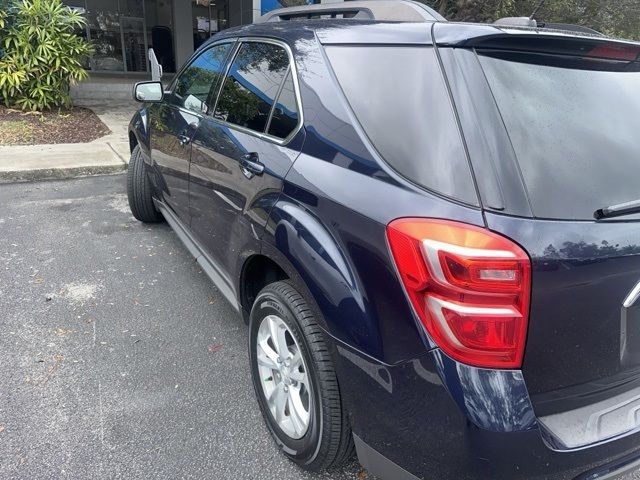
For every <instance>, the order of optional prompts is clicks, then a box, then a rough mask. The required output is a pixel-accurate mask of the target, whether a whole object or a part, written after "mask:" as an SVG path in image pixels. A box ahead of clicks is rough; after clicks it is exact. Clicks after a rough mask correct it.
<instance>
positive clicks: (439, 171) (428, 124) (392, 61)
mask: <svg viewBox="0 0 640 480" xmlns="http://www.w3.org/2000/svg"><path fill="white" fill-rule="evenodd" d="M327 54H328V56H329V59H330V60H331V65H332V66H333V69H334V71H335V73H336V75H337V77H338V80H339V82H340V85H341V86H342V89H343V91H344V93H345V95H346V97H347V100H348V101H349V103H350V104H351V107H352V109H353V111H354V113H355V115H356V117H357V118H358V121H359V122H360V124H361V125H362V127H363V128H364V130H365V132H366V134H367V136H368V137H369V139H370V140H371V143H372V144H373V146H374V147H375V148H376V150H377V151H378V153H379V154H380V155H381V156H382V158H384V159H385V160H386V162H387V163H388V164H389V165H391V166H392V167H393V168H394V169H395V170H397V171H398V172H399V173H400V174H402V175H404V176H405V177H407V178H408V179H410V180H411V181H413V182H415V183H417V184H420V185H423V186H425V187H427V188H429V189H431V190H434V191H436V192H439V193H442V194H444V195H447V196H450V197H454V198H457V199H460V200H462V201H464V202H466V203H471V204H477V202H478V200H477V195H476V192H475V187H474V185H473V181H472V177H471V171H470V169H469V162H468V160H467V157H466V153H465V151H464V147H463V144H462V139H461V136H460V131H459V129H458V125H457V123H456V121H455V117H454V112H453V107H452V105H451V102H450V100H449V95H448V92H447V89H446V87H445V84H444V79H443V78H442V74H441V72H440V67H439V65H438V61H437V59H436V57H435V53H434V52H433V49H432V48H430V47H396V46H392V47H387V46H372V47H369V46H367V47H362V46H334V47H328V48H327Z"/></svg>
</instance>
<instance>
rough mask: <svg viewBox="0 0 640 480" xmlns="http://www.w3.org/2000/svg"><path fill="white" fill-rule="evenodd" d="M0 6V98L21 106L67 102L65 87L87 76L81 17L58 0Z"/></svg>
mask: <svg viewBox="0 0 640 480" xmlns="http://www.w3.org/2000/svg"><path fill="white" fill-rule="evenodd" d="M8 3H9V5H10V6H9V8H6V9H2V10H1V11H0V43H1V45H0V47H1V49H2V51H1V52H0V55H1V56H0V100H1V101H2V102H3V103H4V104H5V105H6V106H16V107H19V108H21V109H23V110H33V111H36V110H47V109H51V108H56V107H69V106H71V98H70V97H69V87H70V86H71V85H72V84H74V83H75V82H78V81H80V80H83V79H85V78H87V72H86V70H85V69H84V68H83V66H82V61H83V59H84V58H85V57H86V56H87V55H89V54H90V53H91V46H90V45H89V44H88V43H87V42H86V41H85V40H84V39H82V38H81V37H79V36H78V35H76V33H75V32H76V30H77V29H79V28H82V27H83V26H84V24H85V20H84V18H83V17H82V16H81V15H80V14H79V13H77V12H75V11H73V10H72V9H70V8H69V7H67V6H65V5H63V4H62V2H61V0H13V1H10V2H8Z"/></svg>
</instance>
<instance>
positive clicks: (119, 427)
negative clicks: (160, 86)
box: [0, 175, 367, 480]
mask: <svg viewBox="0 0 640 480" xmlns="http://www.w3.org/2000/svg"><path fill="white" fill-rule="evenodd" d="M124 192H125V177H124V175H115V176H104V177H93V178H84V179H76V180H69V181H59V182H42V183H30V184H12V185H2V186H0V205H2V209H1V210H0V315H1V317H0V325H1V326H2V334H1V335H0V351H1V352H2V362H1V364H0V478H2V479H14V478H21V479H27V478H28V479H32V478H33V479H35V478H37V479H45V478H56V479H57V478H73V479H76V478H145V479H146V478H198V479H202V478H214V479H264V480H268V479H278V480H288V479H338V480H342V479H358V480H364V479H366V478H367V476H366V474H364V472H361V471H360V467H359V465H358V464H357V462H355V461H354V462H353V463H352V464H351V465H349V466H348V467H346V468H344V469H343V470H340V471H337V472H331V473H328V474H324V475H315V476H314V475H309V474H307V473H304V472H302V471H301V470H299V469H298V468H297V467H295V466H294V465H292V464H291V463H289V462H288V461H287V460H286V459H285V458H284V457H282V456H281V455H280V454H279V452H278V451H277V449H276V448H275V446H274V444H273V443H272V441H271V439H270V437H269V434H268V433H267V430H266V428H265V427H264V426H263V423H262V419H261V416H260V413H259V411H258V406H257V403H256V400H255V398H254V393H253V390H252V386H251V383H250V378H249V371H248V359H247V352H246V341H247V335H246V329H245V326H244V324H243V323H242V322H241V320H239V318H238V317H237V315H236V314H235V313H234V312H233V310H232V309H231V308H230V307H229V306H228V305H227V304H226V303H225V301H224V299H223V298H222V296H221V295H219V294H218V292H217V291H216V290H215V288H214V287H213V285H212V284H211V282H210V281H209V279H208V278H207V277H206V275H205V274H204V273H203V272H202V271H201V269H200V268H199V266H198V265H197V264H196V263H195V262H194V260H193V258H192V257H191V256H190V255H189V253H188V252H187V250H186V249H185V248H184V247H183V246H182V245H181V243H180V241H179V240H178V238H177V237H176V235H175V234H174V233H173V232H172V231H171V229H170V228H169V227H168V226H167V225H165V224H161V225H153V226H146V225H143V224H140V223H138V222H137V221H136V220H135V219H134V218H133V217H132V216H131V214H130V213H129V209H128V204H127V199H126V195H125V194H124Z"/></svg>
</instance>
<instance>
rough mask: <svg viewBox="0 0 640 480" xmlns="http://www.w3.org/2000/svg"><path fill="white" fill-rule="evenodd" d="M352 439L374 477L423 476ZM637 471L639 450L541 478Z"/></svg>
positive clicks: (410, 479)
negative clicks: (576, 471)
mask: <svg viewBox="0 0 640 480" xmlns="http://www.w3.org/2000/svg"><path fill="white" fill-rule="evenodd" d="M354 441H355V445H356V452H357V454H358V460H359V461H360V463H361V464H362V466H363V467H365V468H366V469H367V471H368V472H369V473H371V474H373V475H375V476H376V477H378V478H381V479H383V480H387V479H389V480H391V479H393V480H421V478H424V477H418V476H416V475H414V474H413V473H411V472H409V471H407V470H405V469H404V468H403V467H401V466H400V465H398V464H397V463H395V462H393V461H392V460H391V459H389V458H387V457H385V456H384V455H382V454H381V453H380V452H378V451H377V450H375V449H374V448H373V447H371V446H370V445H368V444H367V443H365V442H364V441H363V440H362V439H361V438H360V437H359V436H357V435H354ZM637 471H640V452H633V453H631V454H628V455H625V456H623V457H621V458H618V459H615V460H613V461H610V462H608V463H606V464H603V465H599V466H597V467H595V468H592V469H590V470H588V471H586V472H583V473H580V474H578V475H577V476H574V477H572V473H570V472H566V473H562V472H557V473H555V474H554V473H551V472H549V473H547V474H545V475H544V476H543V477H541V478H546V479H551V480H553V479H561V478H562V479H565V478H566V479H572V480H610V479H617V478H620V477H622V476H624V475H628V474H632V473H633V472H637ZM469 475H471V476H470V477H462V478H495V477H493V476H482V475H494V474H488V473H487V474H484V473H481V472H475V473H472V472H469ZM525 475H526V473H525ZM456 478H458V477H456ZM510 478H514V477H510ZM528 478H533V477H528ZM634 478H635V477H634Z"/></svg>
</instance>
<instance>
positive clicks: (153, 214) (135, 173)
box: [127, 145, 163, 223]
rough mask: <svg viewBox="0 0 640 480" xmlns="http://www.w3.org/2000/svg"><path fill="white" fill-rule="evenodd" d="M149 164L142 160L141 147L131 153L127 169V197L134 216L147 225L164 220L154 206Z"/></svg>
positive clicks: (137, 146)
mask: <svg viewBox="0 0 640 480" xmlns="http://www.w3.org/2000/svg"><path fill="white" fill-rule="evenodd" d="M147 168H148V167H147V164H146V163H145V162H144V159H143V158H142V150H140V145H136V146H135V148H134V149H133V152H131V160H129V168H128V169H127V197H128V198H129V208H131V213H132V214H133V216H134V217H135V218H136V219H138V220H140V221H141V222H145V223H157V222H161V221H162V220H163V217H162V214H161V213H160V212H159V211H158V210H156V206H155V205H154V204H153V197H152V193H151V192H152V189H151V182H149V176H148V175H147Z"/></svg>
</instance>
